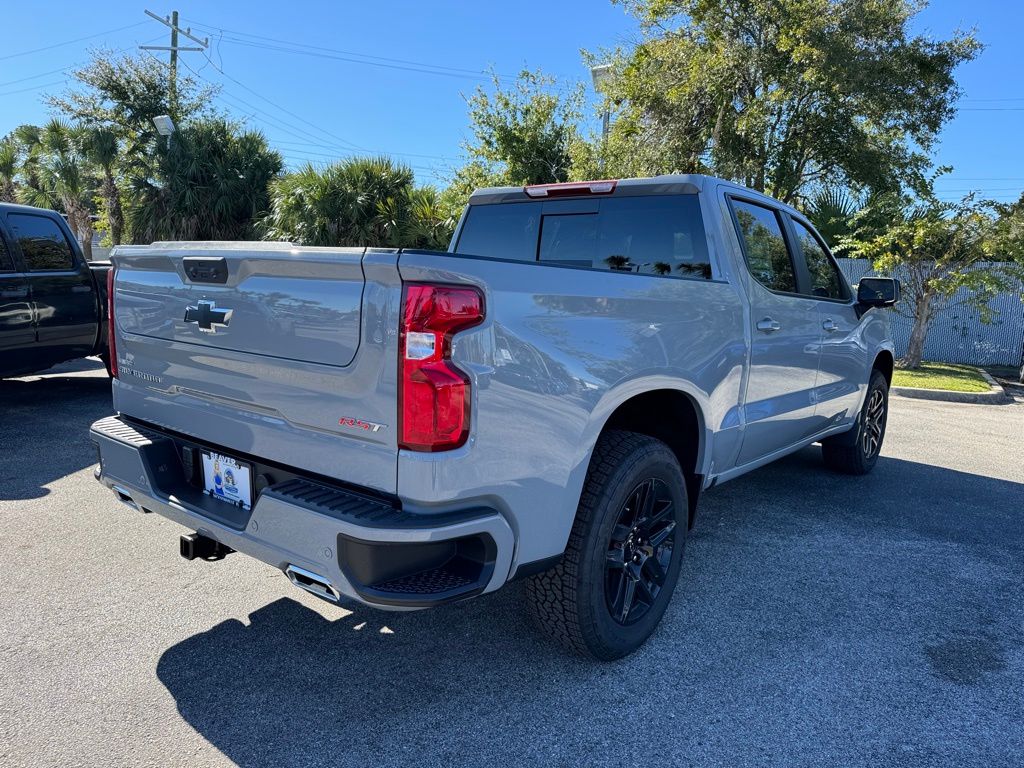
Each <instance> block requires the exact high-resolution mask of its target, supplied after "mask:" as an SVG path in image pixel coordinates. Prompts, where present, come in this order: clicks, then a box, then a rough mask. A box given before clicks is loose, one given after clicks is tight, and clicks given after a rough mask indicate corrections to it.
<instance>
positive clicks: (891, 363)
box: [871, 349, 896, 386]
mask: <svg viewBox="0 0 1024 768" xmlns="http://www.w3.org/2000/svg"><path fill="white" fill-rule="evenodd" d="M895 365H896V358H895V357H894V356H893V354H892V352H891V351H890V350H888V349H883V350H881V351H879V353H878V354H877V355H875V359H874V361H873V362H872V363H871V370H872V371H880V372H881V374H882V375H883V376H885V383H886V385H887V386H892V373H893V369H894V368H895Z"/></svg>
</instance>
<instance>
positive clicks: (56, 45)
mask: <svg viewBox="0 0 1024 768" xmlns="http://www.w3.org/2000/svg"><path fill="white" fill-rule="evenodd" d="M145 23H146V22H144V21H138V22H136V23H135V24H126V25H125V26H123V27H116V28H115V29H108V30H107V31H106V32H97V33H96V34H94V35H86V36H85V37H76V38H75V39H74V40H65V41H63V42H61V43H54V44H53V45H46V46H43V47H42V48H33V49H32V50H31V51H20V52H19V53H9V54H7V55H6V56H0V61H6V60H7V59H14V58H17V57H18V56H28V55H29V54H32V53H40V52H41V51H50V50H53V49H54V48H62V47H63V46H65V45H71V44H72V43H80V42H82V41H83V40H92V39H94V38H97V37H103V36H104V35H112V34H114V33H115V32H123V31H124V30H126V29H134V28H135V27H140V26H142V25H143V24H145Z"/></svg>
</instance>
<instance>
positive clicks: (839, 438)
mask: <svg viewBox="0 0 1024 768" xmlns="http://www.w3.org/2000/svg"><path fill="white" fill-rule="evenodd" d="M888 415H889V385H888V384H887V383H886V381H885V376H884V375H883V374H882V372H881V371H878V370H875V371H872V372H871V379H870V381H869V383H868V391H867V394H866V395H865V396H864V405H863V406H862V407H861V409H860V413H859V414H858V415H857V421H856V423H855V424H854V425H853V429H851V430H850V431H849V432H844V433H843V434H841V435H836V436H835V437H829V438H826V439H824V440H822V441H821V455H822V458H823V459H824V460H825V466H827V467H828V468H829V469H833V470H835V471H836V472H842V473H844V474H847V475H866V474H867V473H868V472H870V471H871V470H872V469H874V466H875V464H876V463H877V462H878V454H879V453H880V452H881V450H882V440H883V439H884V438H885V424H886V421H887V419H888Z"/></svg>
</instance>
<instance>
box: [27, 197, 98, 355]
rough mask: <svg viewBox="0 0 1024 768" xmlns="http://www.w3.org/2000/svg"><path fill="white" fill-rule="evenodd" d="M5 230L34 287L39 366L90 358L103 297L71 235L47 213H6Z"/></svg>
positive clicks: (32, 289) (33, 296) (33, 306)
mask: <svg viewBox="0 0 1024 768" xmlns="http://www.w3.org/2000/svg"><path fill="white" fill-rule="evenodd" d="M7 226H8V229H9V230H10V233H11V236H12V238H13V239H14V242H15V244H16V247H17V248H18V251H19V252H20V254H21V260H22V263H23V264H24V265H25V269H26V271H27V274H28V280H29V283H30V286H31V292H32V311H33V314H34V315H35V323H36V351H37V353H38V355H39V359H40V364H41V365H53V364H54V363H58V362H61V361H63V360H72V359H74V358H77V357H85V356H86V355H91V354H92V353H93V352H94V350H95V345H96V339H97V336H98V334H99V314H100V313H99V304H98V301H99V299H98V297H97V295H96V289H95V286H94V284H93V281H92V275H91V274H90V273H89V265H88V264H87V263H86V262H85V259H83V258H82V257H81V256H80V255H79V254H78V253H77V252H76V249H75V248H74V246H73V245H72V238H71V233H70V231H68V229H67V227H66V226H64V225H63V222H60V223H58V221H57V218H56V217H54V216H51V215H48V214H46V213H38V214H37V213H20V212H19V213H13V212H12V213H8V214H7Z"/></svg>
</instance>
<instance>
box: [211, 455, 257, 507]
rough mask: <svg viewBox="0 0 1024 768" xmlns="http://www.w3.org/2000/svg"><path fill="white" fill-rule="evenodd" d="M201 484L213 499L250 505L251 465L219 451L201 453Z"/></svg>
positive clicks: (239, 504) (240, 505)
mask: <svg viewBox="0 0 1024 768" xmlns="http://www.w3.org/2000/svg"><path fill="white" fill-rule="evenodd" d="M203 485H204V487H205V488H206V492H207V493H208V494H210V495H211V496H213V498H215V499H220V500H221V501H226V502H228V503H230V504H234V505H235V506H236V507H241V508H242V509H249V508H250V507H251V506H252V467H251V466H250V465H249V464H246V463H245V462H242V461H239V460H238V459H233V458H231V457H230V456H225V455H223V454H221V453H203Z"/></svg>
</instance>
